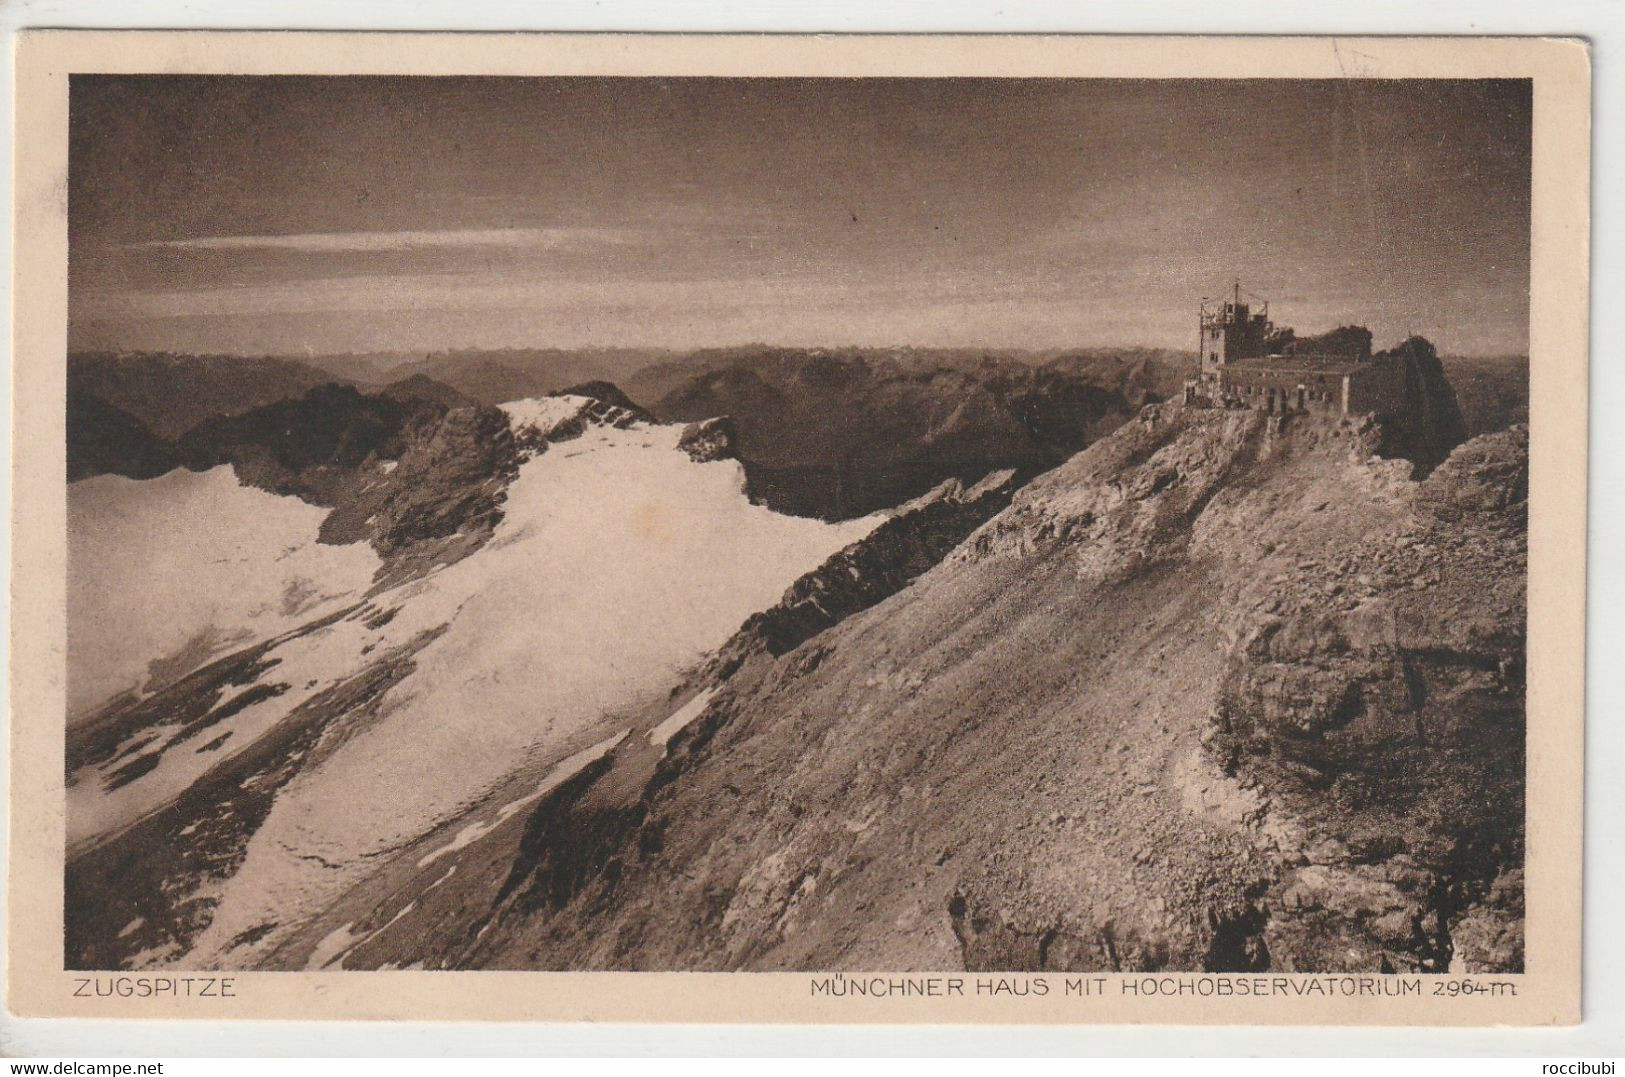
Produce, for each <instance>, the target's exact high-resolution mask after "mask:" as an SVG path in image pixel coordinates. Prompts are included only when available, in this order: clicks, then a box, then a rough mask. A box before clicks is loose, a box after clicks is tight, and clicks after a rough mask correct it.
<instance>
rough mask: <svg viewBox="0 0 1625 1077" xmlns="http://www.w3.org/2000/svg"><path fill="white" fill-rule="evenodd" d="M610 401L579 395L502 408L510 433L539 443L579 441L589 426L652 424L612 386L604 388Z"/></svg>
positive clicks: (623, 427)
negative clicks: (510, 427)
mask: <svg viewBox="0 0 1625 1077" xmlns="http://www.w3.org/2000/svg"><path fill="white" fill-rule="evenodd" d="M603 388H604V390H605V391H606V393H607V394H608V395H609V396H610V399H604V398H603V397H599V396H588V395H585V394H582V393H560V394H558V395H556V396H544V397H538V398H535V399H530V400H510V401H509V402H508V403H506V404H503V405H502V410H503V412H504V413H505V414H506V415H507V416H508V423H509V425H511V426H512V427H513V432H514V433H515V434H517V435H520V436H521V437H530V438H539V439H541V440H542V441H563V440H565V439H567V438H573V437H578V436H579V435H581V434H582V433H583V432H584V431H585V430H586V429H587V428H588V427H589V426H603V427H613V428H614V429H616V430H628V429H631V428H632V427H635V426H641V425H646V424H649V423H651V422H653V420H652V419H651V417H650V416H649V414H648V413H647V412H645V411H644V410H643V409H642V408H640V407H638V406H637V405H636V404H633V403H632V402H631V401H630V400H627V399H626V397H625V396H624V395H623V394H622V393H621V391H620V390H619V389H616V388H615V387H614V386H613V385H609V384H607V383H605V385H604V386H603Z"/></svg>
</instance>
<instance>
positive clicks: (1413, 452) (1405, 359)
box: [1372, 337, 1467, 477]
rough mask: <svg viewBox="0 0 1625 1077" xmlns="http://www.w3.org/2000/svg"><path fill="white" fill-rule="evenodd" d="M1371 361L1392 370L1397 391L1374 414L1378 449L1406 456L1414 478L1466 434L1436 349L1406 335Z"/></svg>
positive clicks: (1428, 343) (1391, 456)
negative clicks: (1379, 435)
mask: <svg viewBox="0 0 1625 1077" xmlns="http://www.w3.org/2000/svg"><path fill="white" fill-rule="evenodd" d="M1372 362H1373V363H1375V364H1377V365H1378V366H1382V367H1391V368H1393V369H1394V370H1395V371H1396V380H1397V382H1398V384H1399V386H1400V393H1401V396H1400V399H1399V400H1398V401H1397V402H1396V403H1395V404H1394V405H1392V406H1389V407H1387V408H1386V409H1384V411H1383V412H1382V414H1381V416H1380V418H1381V419H1382V434H1383V437H1382V442H1381V444H1380V445H1379V447H1378V452H1380V453H1381V454H1382V455H1383V456H1387V457H1390V458H1402V459H1406V460H1409V461H1411V463H1412V464H1414V465H1415V473H1416V475H1417V476H1418V477H1420V476H1422V475H1426V474H1427V473H1428V472H1429V471H1431V470H1433V468H1434V467H1436V466H1438V464H1439V463H1440V462H1441V461H1442V460H1444V458H1445V457H1446V456H1448V455H1450V451H1451V450H1452V449H1454V448H1455V447H1456V446H1457V445H1460V444H1461V443H1462V442H1463V441H1465V440H1466V439H1467V423H1466V421H1465V420H1464V419H1463V418H1462V414H1461V407H1460V405H1458V404H1457V402H1456V393H1455V390H1454V389H1453V388H1451V385H1450V379H1449V378H1447V377H1446V376H1445V372H1444V366H1443V364H1441V363H1440V362H1439V354H1438V352H1437V351H1436V350H1435V349H1434V347H1433V344H1432V343H1431V342H1429V341H1428V340H1427V339H1425V338H1423V337H1410V338H1409V339H1407V340H1405V341H1404V342H1403V343H1401V344H1400V345H1399V346H1398V347H1395V348H1390V349H1389V350H1387V351H1384V352H1378V353H1377V354H1376V355H1375V356H1374V357H1373V359H1372Z"/></svg>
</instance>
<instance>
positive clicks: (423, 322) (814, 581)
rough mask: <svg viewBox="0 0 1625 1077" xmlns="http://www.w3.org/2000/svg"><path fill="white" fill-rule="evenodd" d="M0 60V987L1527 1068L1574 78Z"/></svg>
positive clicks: (1339, 67) (1576, 737) (1043, 66)
mask: <svg viewBox="0 0 1625 1077" xmlns="http://www.w3.org/2000/svg"><path fill="white" fill-rule="evenodd" d="M17 71H18V76H17V109H18V111H17V124H16V132H17V159H18V170H17V183H16V204H15V207H14V212H15V220H16V236H17V241H16V254H17V259H16V266H17V270H16V278H15V281H14V283H13V286H14V294H15V297H16V335H15V366H14V372H13V374H14V379H15V395H14V399H15V411H14V414H13V423H14V451H15V455H14V466H13V473H12V481H13V487H14V491H15V516H14V519H13V521H12V527H13V532H12V534H13V547H12V548H13V560H12V579H13V593H12V596H11V601H12V607H11V608H12V632H13V635H12V655H13V665H12V668H11V671H10V676H11V697H10V699H11V709H10V734H9V735H10V740H9V746H10V759H11V797H10V803H9V804H8V806H7V807H8V810H9V820H10V831H9V842H10V845H9V848H10V858H9V863H8V865H7V867H8V886H9V891H8V893H9V909H10V919H9V923H8V925H7V927H8V942H7V946H8V955H7V956H8V966H9V978H8V982H7V984H6V992H7V994H6V998H7V1006H8V1008H9V1009H10V1010H11V1012H13V1013H16V1014H20V1015H31V1016H60V1017H87V1018H110V1017H120V1018H128V1017H138V1018H166V1017H187V1018H208V1019H232V1018H266V1017H283V1018H285V1017H296V1018H379V1019H388V1018H416V1019H439V1018H448V1019H491V1020H503V1021H526V1020H538V1021H539V1020H548V1021H568V1020H594V1021H775V1022H811V1021H817V1022H1001V1023H1009V1022H1074V1023H1085V1022H1113V1023H1123V1022H1136V1023H1139V1022H1150V1023H1160V1022H1167V1023H1220V1022H1222V1023H1226V1024H1252V1023H1260V1024H1263V1023H1271V1024H1277V1023H1317V1024H1357V1023H1366V1024H1411V1025H1418V1024H1420V1025H1433V1024H1439V1025H1446V1024H1449V1025H1463V1024H1492V1023H1495V1024H1506V1023H1528V1024H1551V1023H1568V1022H1574V1021H1576V1020H1578V1019H1579V1017H1580V1013H1581V998H1580V977H1579V968H1580V915H1579V913H1580V879H1581V855H1580V849H1581V842H1580V839H1581V820H1582V788H1581V775H1582V761H1583V745H1582V718H1583V714H1582V661H1583V639H1584V627H1583V609H1584V518H1585V467H1586V459H1585V437H1586V431H1585V418H1586V402H1587V398H1586V356H1587V351H1586V340H1587V316H1588V308H1587V299H1586V294H1587V293H1586V289H1587V234H1588V231H1587V230H1588V218H1589V201H1588V199H1589V192H1588V180H1587V175H1588V160H1589V155H1588V148H1589V141H1590V113H1589V105H1588V99H1589V87H1590V73H1589V63H1588V57H1587V52H1586V49H1585V47H1584V45H1583V44H1581V43H1578V42H1575V41H1566V40H1544V39H1533V38H1525V39H1517V38H1499V39H1472V38H1456V39H1449V38H1434V39H1425V40H1424V39H1401V38H1393V39H1383V38H1362V39H1335V38H1293V39H1284V38H1283V39H1269V38H1236V39H1224V38H1195V37H1191V38H1178V37H1174V38H1089V37H931V36H920V37H796V36H782V37H771V36H765V37H729V36H710V37H705V36H692V37H690V36H668V37H659V36H640V35H606V36H593V35H558V36H549V35H495V36H480V35H471V36H459V35H411V34H406V35H394V34H289V33H265V34H228V33H129V32H126V33H117V32H69V31H62V32H35V33H29V34H25V35H24V36H23V37H22V38H21V39H20V40H19V44H18V52H17Z"/></svg>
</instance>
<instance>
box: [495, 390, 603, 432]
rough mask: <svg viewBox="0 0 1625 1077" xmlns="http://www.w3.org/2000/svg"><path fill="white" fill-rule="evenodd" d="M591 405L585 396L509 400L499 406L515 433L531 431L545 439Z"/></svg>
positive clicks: (589, 399) (588, 398)
mask: <svg viewBox="0 0 1625 1077" xmlns="http://www.w3.org/2000/svg"><path fill="white" fill-rule="evenodd" d="M592 404H593V400H592V398H591V397H586V396H544V397H536V398H531V399H525V400H510V401H508V402H507V403H506V404H502V405H500V406H501V408H502V410H503V411H504V412H505V413H507V416H508V423H509V424H510V425H511V426H512V427H513V429H514V432H515V433H519V432H520V431H524V430H533V431H535V432H536V433H537V434H540V435H541V436H542V437H544V438H545V437H547V436H548V435H550V434H552V433H553V431H555V430H556V429H558V428H559V427H560V426H562V425H564V424H565V423H567V422H569V421H570V420H572V419H575V418H578V417H579V416H580V415H581V414H582V413H583V412H584V411H586V410H587V409H588V408H589V407H590V406H591V405H592Z"/></svg>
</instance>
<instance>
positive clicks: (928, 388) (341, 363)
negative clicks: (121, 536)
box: [68, 345, 1528, 519]
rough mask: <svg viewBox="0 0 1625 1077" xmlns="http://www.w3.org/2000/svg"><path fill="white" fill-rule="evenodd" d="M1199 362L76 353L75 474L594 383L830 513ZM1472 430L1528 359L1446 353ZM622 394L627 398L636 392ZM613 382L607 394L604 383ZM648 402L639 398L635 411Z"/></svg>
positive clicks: (1103, 408)
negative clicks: (286, 418)
mask: <svg viewBox="0 0 1625 1077" xmlns="http://www.w3.org/2000/svg"><path fill="white" fill-rule="evenodd" d="M1191 362H1192V360H1191V357H1190V356H1189V355H1188V354H1186V353H1183V352H1178V351H1168V350H1161V349H1145V348H1140V349H1092V350H1080V351H1073V352H1065V353H1049V354H1030V353H1014V352H1011V353H999V352H989V351H985V350H969V349H929V348H889V349H874V348H867V349H859V348H848V349H820V348H778V347H770V346H766V345H748V346H741V347H737V348H721V349H708V350H702V351H696V352H690V353H674V352H661V351H654V350H638V349H594V350H576V351H571V350H559V349H508V350H500V351H457V352H442V353H433V354H429V355H407V354H404V353H377V354H368V355H340V356H322V357H316V358H312V359H307V360H295V359H289V358H277V357H263V358H245V357H236V356H218V355H215V356H190V355H173V354H167V353H158V354H129V355H114V354H107V353H99V354H76V355H73V356H70V358H69V365H68V382H69V387H70V402H69V403H70V408H69V413H70V424H69V426H70V437H69V474H70V476H71V477H72V478H75V479H79V478H84V477H87V476H89V475H94V474H99V473H102V472H105V471H112V472H116V473H120V474H131V475H149V474H153V473H155V472H154V469H162V468H165V467H167V466H173V462H174V461H173V460H172V458H171V456H169V455H166V454H168V453H170V452H171V451H172V450H171V449H170V448H168V447H167V446H170V445H172V444H173V443H175V442H177V441H178V440H179V439H180V438H181V436H182V435H184V434H186V433H187V432H188V431H190V430H192V429H193V428H194V427H196V426H198V425H199V424H202V423H205V422H208V421H210V420H217V419H220V418H222V417H227V416H232V415H240V414H243V413H245V412H248V411H251V410H253V409H255V408H258V407H262V406H265V405H268V404H273V403H275V402H277V401H280V400H289V399H295V398H299V397H302V396H303V395H304V394H305V393H307V392H308V391H309V390H310V389H312V388H315V387H316V386H319V385H323V384H334V383H337V384H349V385H355V386H356V387H358V388H360V389H363V390H365V391H369V392H377V393H382V394H384V395H385V396H388V397H391V398H394V399H397V400H405V399H409V398H414V399H420V400H433V401H435V402H437V403H439V404H440V405H442V406H444V407H447V408H459V407H467V406H471V405H475V404H483V405H487V406H494V405H497V404H501V403H504V402H507V401H509V400H517V399H527V398H533V397H541V396H546V395H548V394H550V393H555V392H558V391H560V390H562V389H565V388H569V387H571V386H574V385H580V384H583V383H588V382H595V383H611V384H613V385H615V386H619V387H620V388H619V389H616V390H615V391H616V392H617V393H618V394H620V395H621V396H623V398H626V400H627V403H628V405H632V402H633V401H636V402H637V404H639V405H642V406H644V407H646V408H647V409H648V410H649V412H650V413H651V414H653V415H654V416H655V417H656V418H658V419H661V420H664V421H668V422H691V421H697V420H700V419H707V418H713V417H717V416H723V415H726V416H729V417H731V418H732V420H733V423H734V428H735V429H736V430H737V433H738V444H737V446H736V450H737V453H738V455H739V458H740V459H741V461H742V462H743V464H744V466H745V468H746V471H747V474H748V475H749V476H750V484H751V494H752V496H753V497H755V498H757V499H758V500H760V501H763V502H764V503H766V504H768V505H770V506H772V507H774V508H776V509H778V510H780V511H785V512H791V513H795V514H798V515H811V516H820V517H824V518H829V519H838V518H846V517H852V516H857V515H862V514H863V513H865V512H869V511H872V510H874V509H877V508H883V507H886V506H888V505H894V504H897V503H898V502H900V501H903V500H906V499H908V498H910V497H913V496H916V495H918V494H919V493H921V492H923V491H925V490H927V489H930V488H931V487H932V486H934V485H936V484H937V483H939V482H941V481H943V480H944V479H948V478H957V479H960V480H962V481H974V480H975V479H977V478H979V477H980V476H981V475H983V474H985V473H986V472H987V471H989V470H994V469H1001V468H1009V469H1014V470H1016V471H1018V472H1019V473H1021V474H1022V476H1023V477H1024V478H1026V477H1030V476H1031V475H1033V474H1036V473H1038V472H1039V471H1042V470H1045V469H1046V468H1049V467H1053V466H1054V465H1055V464H1057V463H1059V462H1060V461H1062V460H1064V459H1066V458H1067V457H1068V456H1070V455H1071V454H1072V453H1074V452H1076V451H1078V450H1079V449H1081V448H1083V447H1084V446H1086V445H1088V444H1089V443H1090V442H1092V441H1094V440H1095V439H1097V438H1099V437H1100V436H1101V435H1103V434H1104V433H1106V432H1109V431H1110V430H1112V429H1115V428H1116V427H1117V426H1118V425H1119V424H1121V423H1122V422H1124V421H1125V420H1126V419H1127V418H1129V417H1130V416H1131V415H1133V414H1134V413H1135V412H1136V411H1138V410H1139V408H1141V407H1143V406H1144V405H1145V404H1147V403H1152V402H1155V401H1158V400H1164V399H1169V398H1171V397H1173V396H1175V395H1177V393H1178V392H1179V390H1180V387H1181V384H1182V383H1183V381H1184V379H1185V378H1186V377H1187V376H1188V375H1189V368H1190V364H1191ZM1443 363H1444V366H1445V369H1446V371H1447V373H1448V374H1449V377H1450V379H1451V382H1452V383H1453V384H1454V386H1455V387H1456V391H1457V395H1458V398H1459V400H1460V403H1461V408H1462V412H1463V415H1464V418H1465V420H1466V423H1467V426H1468V430H1469V432H1470V433H1472V434H1480V433H1488V432H1493V431H1495V430H1500V429H1504V428H1506V427H1507V426H1509V425H1512V424H1513V423H1516V422H1520V421H1525V420H1526V419H1527V417H1528V362H1527V360H1526V359H1524V358H1522V357H1507V358H1490V359H1461V358H1445V359H1444V360H1443ZM621 390H625V392H624V393H621ZM600 391H601V390H600ZM632 406H636V405H632Z"/></svg>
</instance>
